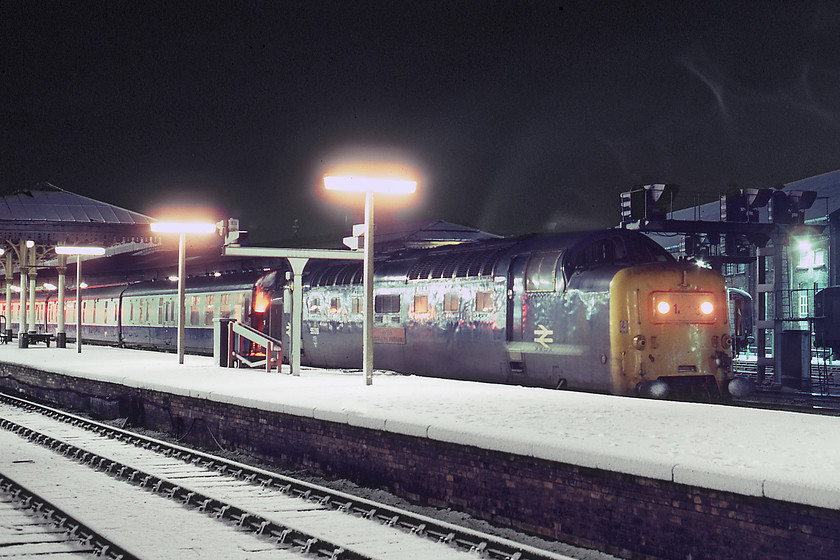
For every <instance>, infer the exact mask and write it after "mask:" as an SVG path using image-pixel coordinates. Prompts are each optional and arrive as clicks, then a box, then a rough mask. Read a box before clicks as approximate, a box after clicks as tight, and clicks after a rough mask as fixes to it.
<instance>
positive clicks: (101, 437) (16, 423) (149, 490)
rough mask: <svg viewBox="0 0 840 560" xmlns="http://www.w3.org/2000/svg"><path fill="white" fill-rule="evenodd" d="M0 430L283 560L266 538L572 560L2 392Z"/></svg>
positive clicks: (331, 547)
mask: <svg viewBox="0 0 840 560" xmlns="http://www.w3.org/2000/svg"><path fill="white" fill-rule="evenodd" d="M0 428H2V430H0V435H2V434H4V433H5V434H6V436H5V437H6V438H8V437H9V436H10V435H11V434H14V436H15V437H17V438H25V439H26V440H28V441H29V442H32V443H35V444H37V445H39V446H40V447H42V448H44V450H50V451H49V453H50V454H51V455H54V456H55V455H60V456H61V457H62V458H63V459H64V460H67V461H71V462H73V463H74V464H75V465H76V466H77V467H83V468H85V469H86V470H87V471H89V472H90V473H93V474H95V475H97V476H99V477H100V478H107V479H109V480H110V481H111V484H120V485H123V486H126V485H125V483H126V482H128V483H130V485H131V487H132V488H133V489H135V490H137V489H139V490H141V491H142V492H143V494H144V495H145V496H146V497H147V500H148V499H149V498H148V496H149V494H153V495H154V496H155V497H163V498H166V499H167V501H168V502H170V503H172V504H175V505H176V506H177V507H178V508H179V509H180V510H182V511H183V512H188V513H190V514H191V515H192V516H195V514H196V513H199V514H202V515H201V517H203V518H204V519H210V520H212V521H214V522H218V521H226V523H225V524H224V525H225V526H226V527H227V528H233V529H234V532H235V533H236V534H237V535H239V536H241V535H242V534H248V535H249V536H251V537H252V538H253V540H254V542H253V543H250V544H243V545H240V546H241V548H243V549H245V548H247V547H252V549H253V550H260V551H261V553H260V555H259V556H257V555H254V556H253V557H259V558H264V557H265V558H269V557H270V558H274V557H280V556H274V555H269V554H267V552H266V547H267V544H270V545H271V546H272V547H274V548H276V549H277V551H278V552H283V553H295V555H297V554H298V553H305V554H309V555H313V554H314V555H317V556H320V557H323V558H331V559H345V558H346V559H379V558H382V559H386V558H387V559H391V558H393V559H408V558H435V559H436V560H437V559H440V560H444V559H448V558H452V559H453V560H454V559H458V558H476V557H481V558H498V559H510V560H526V559H534V560H537V559H557V560H566V559H568V558H570V557H569V556H565V555H561V554H556V553H553V552H549V551H545V550H541V549H537V548H534V547H531V546H527V545H523V544H520V543H516V542H513V541H510V540H507V539H503V538H499V537H496V536H492V535H489V534H485V533H481V532H478V531H475V530H472V529H468V528H464V527H459V526H457V525H453V524H450V523H446V522H442V521H438V520H436V519H433V518H430V517H426V516H423V515H419V514H416V513H413V512H409V511H405V510H402V509H399V508H395V507H393V506H388V505H385V504H381V503H377V502H374V501H371V500H367V499H364V498H359V497H356V496H352V495H349V494H346V493H343V492H339V491H336V490H332V489H329V488H326V487H323V486H319V485H315V484H311V483H308V482H304V481H300V480H296V479H293V478H290V477H287V476H283V475H278V474H275V473H271V472H269V471H265V470H262V469H258V468H255V467H251V466H248V465H244V464H241V463H237V462H234V461H229V460H226V459H221V458H218V457H215V456H212V455H208V454H205V453H201V452H198V451H194V450H190V449H186V448H183V447H180V446H177V445H173V444H170V443H166V442H162V441H158V440H154V439H152V438H148V437H145V436H140V435H137V434H134V433H131V432H128V431H125V430H120V429H118V428H114V427H112V426H108V425H105V424H101V423H98V422H94V421H91V420H87V419H84V418H80V417H78V416H74V415H71V414H68V413H65V412H62V411H59V410H55V409H52V408H48V407H44V406H41V405H36V404H34V403H30V402H27V401H23V400H21V399H18V398H16V397H11V396H7V395H2V394H0ZM0 445H3V443H2V440H0ZM7 467H8V464H0V470H6V469H7ZM30 470H32V469H30ZM36 478H37V477H36ZM90 484H94V486H89V487H97V486H95V484H97V483H90ZM185 506H186V507H185ZM220 530H221V529H220ZM92 539H93V538H92ZM126 548H128V547H126ZM124 554H125V556H124V557H125V558H130V557H131V556H130V554H132V552H129V551H125V552H124ZM138 557H144V556H143V555H138ZM145 557H150V556H145ZM156 557H157V556H156ZM212 557H214V558H221V557H222V556H221V554H220V553H218V552H217V553H215V554H212ZM282 557H284V558H285V557H286V556H282ZM295 557H297V556H295ZM310 557H311V556H310Z"/></svg>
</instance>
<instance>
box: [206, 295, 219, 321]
mask: <svg viewBox="0 0 840 560" xmlns="http://www.w3.org/2000/svg"><path fill="white" fill-rule="evenodd" d="M204 302H205V305H204V324H205V325H212V324H213V311H214V309H215V308H216V303H215V302H216V296H213V295H209V296H207V297H206V299H205V300H204Z"/></svg>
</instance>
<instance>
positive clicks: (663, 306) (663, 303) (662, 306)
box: [656, 301, 671, 315]
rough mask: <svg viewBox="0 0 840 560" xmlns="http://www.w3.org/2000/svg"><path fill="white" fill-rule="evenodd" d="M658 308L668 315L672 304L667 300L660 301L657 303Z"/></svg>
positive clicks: (660, 311)
mask: <svg viewBox="0 0 840 560" xmlns="http://www.w3.org/2000/svg"><path fill="white" fill-rule="evenodd" d="M656 310H657V311H659V313H661V314H662V315H667V314H668V312H670V311H671V304H670V303H668V302H667V301H660V302H659V303H657V304H656Z"/></svg>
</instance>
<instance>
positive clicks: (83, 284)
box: [79, 282, 88, 289]
mask: <svg viewBox="0 0 840 560" xmlns="http://www.w3.org/2000/svg"><path fill="white" fill-rule="evenodd" d="M79 287H80V288H82V289H85V288H87V287H88V285H87V282H82V283H81V284H79Z"/></svg>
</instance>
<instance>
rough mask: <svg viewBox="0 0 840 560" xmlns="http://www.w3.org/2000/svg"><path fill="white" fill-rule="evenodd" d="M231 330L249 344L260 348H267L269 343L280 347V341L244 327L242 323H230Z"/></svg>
mask: <svg viewBox="0 0 840 560" xmlns="http://www.w3.org/2000/svg"><path fill="white" fill-rule="evenodd" d="M230 326H231V329H233V332H235V333H236V334H238V335H241V336H244V337H245V338H247V339H248V340H250V341H251V342H255V343H257V344H259V345H260V346H267V345H268V344H269V343H271V344H276V345H277V346H280V345H281V344H282V342H281V341H279V340H277V339H276V338H273V337H270V336H268V335H267V334H265V333H264V332H262V331H258V330H257V329H255V328H254V327H251V326H249V325H246V324H244V323H239V322H237V321H231V323H230Z"/></svg>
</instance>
